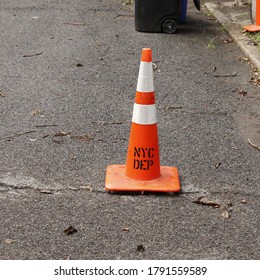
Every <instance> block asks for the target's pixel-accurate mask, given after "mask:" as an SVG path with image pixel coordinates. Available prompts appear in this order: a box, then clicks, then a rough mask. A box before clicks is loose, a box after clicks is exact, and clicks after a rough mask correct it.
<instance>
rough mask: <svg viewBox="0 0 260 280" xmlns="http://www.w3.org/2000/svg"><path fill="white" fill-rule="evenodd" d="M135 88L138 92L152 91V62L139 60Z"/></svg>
mask: <svg viewBox="0 0 260 280" xmlns="http://www.w3.org/2000/svg"><path fill="white" fill-rule="evenodd" d="M136 90H137V91H139V92H153V91H154V84H153V64H152V62H144V61H141V63H140V70H139V75H138V81H137V89H136Z"/></svg>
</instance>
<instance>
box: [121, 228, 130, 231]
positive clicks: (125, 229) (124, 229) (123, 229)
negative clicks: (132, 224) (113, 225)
mask: <svg viewBox="0 0 260 280" xmlns="http://www.w3.org/2000/svg"><path fill="white" fill-rule="evenodd" d="M122 231H127V232H128V231H130V229H129V228H128V227H123V228H122Z"/></svg>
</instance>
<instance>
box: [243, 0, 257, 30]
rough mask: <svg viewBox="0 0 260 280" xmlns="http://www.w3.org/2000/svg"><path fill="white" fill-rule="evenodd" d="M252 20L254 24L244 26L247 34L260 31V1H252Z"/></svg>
mask: <svg viewBox="0 0 260 280" xmlns="http://www.w3.org/2000/svg"><path fill="white" fill-rule="evenodd" d="M251 12H252V18H254V19H255V24H251V25H247V26H244V29H245V30H246V31H249V32H258V31H260V0H253V1H252V10H251Z"/></svg>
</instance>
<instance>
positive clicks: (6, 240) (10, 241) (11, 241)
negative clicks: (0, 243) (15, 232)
mask: <svg viewBox="0 0 260 280" xmlns="http://www.w3.org/2000/svg"><path fill="white" fill-rule="evenodd" d="M5 243H6V244H13V243H15V240H13V239H10V238H7V239H5Z"/></svg>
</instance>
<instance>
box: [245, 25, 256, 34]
mask: <svg viewBox="0 0 260 280" xmlns="http://www.w3.org/2000/svg"><path fill="white" fill-rule="evenodd" d="M244 29H245V30H246V31H248V32H258V31H260V25H255V24H252V25H247V26H244Z"/></svg>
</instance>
